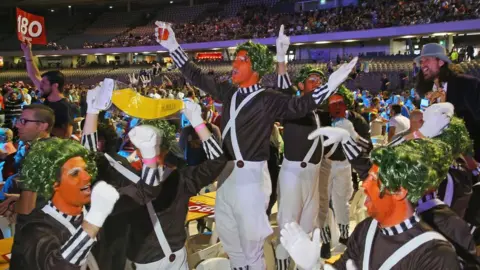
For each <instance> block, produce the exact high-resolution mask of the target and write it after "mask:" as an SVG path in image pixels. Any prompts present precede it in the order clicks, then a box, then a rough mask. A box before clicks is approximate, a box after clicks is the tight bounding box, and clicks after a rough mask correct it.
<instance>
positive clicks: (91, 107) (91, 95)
mask: <svg viewBox="0 0 480 270" xmlns="http://www.w3.org/2000/svg"><path fill="white" fill-rule="evenodd" d="M99 91H100V86H97V87H95V88H93V89H90V90H88V91H87V113H88V114H98V113H99V110H98V109H96V108H95V104H94V102H95V98H96V97H97V95H98V92H99Z"/></svg>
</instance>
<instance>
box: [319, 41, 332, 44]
mask: <svg viewBox="0 0 480 270" xmlns="http://www.w3.org/2000/svg"><path fill="white" fill-rule="evenodd" d="M328 43H332V42H331V41H326V40H323V41H317V42H315V44H328Z"/></svg>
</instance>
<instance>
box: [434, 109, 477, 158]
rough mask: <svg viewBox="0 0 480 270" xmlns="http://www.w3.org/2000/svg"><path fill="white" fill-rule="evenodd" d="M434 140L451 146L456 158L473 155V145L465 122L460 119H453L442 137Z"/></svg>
mask: <svg viewBox="0 0 480 270" xmlns="http://www.w3.org/2000/svg"><path fill="white" fill-rule="evenodd" d="M434 139H435V140H440V141H442V142H444V143H446V144H447V145H449V146H450V147H451V149H452V155H453V157H454V158H458V157H459V156H460V155H462V154H467V155H472V154H473V144H472V140H471V139H470V135H469V134H468V131H467V128H466V127H465V122H464V121H463V120H462V119H460V118H458V117H455V116H454V117H452V120H451V121H450V124H449V125H448V127H446V128H445V129H444V130H443V132H442V134H441V135H439V136H437V137H435V138H434Z"/></svg>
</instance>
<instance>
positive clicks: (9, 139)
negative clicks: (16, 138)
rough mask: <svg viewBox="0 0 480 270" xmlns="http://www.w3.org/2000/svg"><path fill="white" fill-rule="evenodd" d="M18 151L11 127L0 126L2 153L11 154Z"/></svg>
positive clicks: (0, 149)
mask: <svg viewBox="0 0 480 270" xmlns="http://www.w3.org/2000/svg"><path fill="white" fill-rule="evenodd" d="M15 152H17V149H16V148H15V146H14V145H13V131H12V130H11V129H9V128H0V155H2V154H4V155H5V156H6V155H10V154H13V153H15Z"/></svg>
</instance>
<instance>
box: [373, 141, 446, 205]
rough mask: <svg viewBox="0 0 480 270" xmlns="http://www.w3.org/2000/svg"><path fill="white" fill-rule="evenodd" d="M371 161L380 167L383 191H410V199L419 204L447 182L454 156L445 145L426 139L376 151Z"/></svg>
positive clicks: (379, 172)
mask: <svg viewBox="0 0 480 270" xmlns="http://www.w3.org/2000/svg"><path fill="white" fill-rule="evenodd" d="M372 161H373V163H375V164H376V165H378V168H379V170H378V177H379V179H380V182H381V190H382V191H384V190H385V189H387V190H388V191H390V192H396V191H398V190H399V189H400V188H401V187H403V188H404V189H406V190H407V191H408V194H407V199H408V200H409V201H410V202H413V203H416V202H417V201H418V200H419V199H420V198H421V197H422V196H423V195H424V194H425V193H426V192H428V191H431V190H434V189H437V187H438V185H440V183H441V182H442V181H443V180H444V179H445V177H446V176H447V172H448V168H449V167H450V165H451V164H452V162H453V156H452V154H451V150H450V147H449V146H448V145H447V144H446V143H444V142H441V141H438V140H432V139H423V140H411V141H407V142H404V143H402V144H400V145H398V146H395V147H380V148H377V149H375V150H373V152H372Z"/></svg>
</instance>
